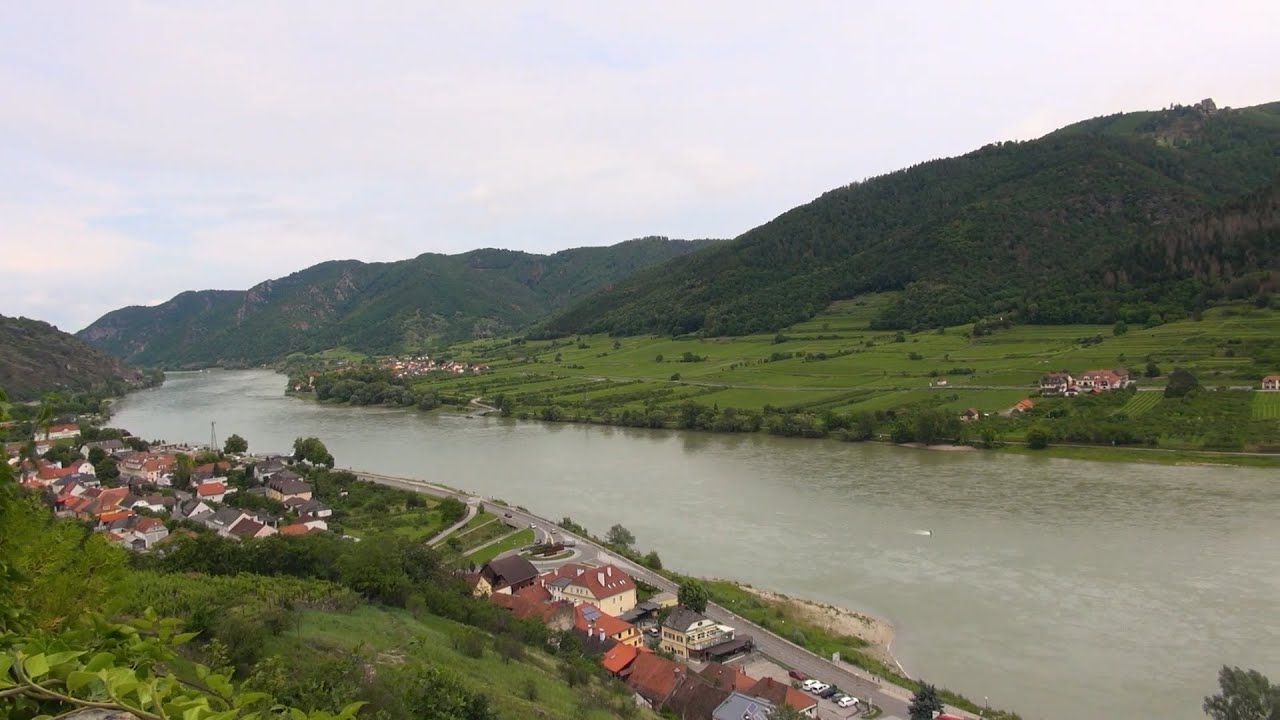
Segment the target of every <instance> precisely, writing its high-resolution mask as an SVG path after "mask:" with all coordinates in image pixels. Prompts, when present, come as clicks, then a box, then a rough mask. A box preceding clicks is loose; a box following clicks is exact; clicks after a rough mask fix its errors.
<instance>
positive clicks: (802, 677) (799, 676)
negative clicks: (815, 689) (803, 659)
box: [787, 670, 809, 682]
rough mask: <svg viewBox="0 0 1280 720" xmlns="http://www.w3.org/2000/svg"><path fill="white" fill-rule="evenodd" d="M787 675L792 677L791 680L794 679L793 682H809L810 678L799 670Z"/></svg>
mask: <svg viewBox="0 0 1280 720" xmlns="http://www.w3.org/2000/svg"><path fill="white" fill-rule="evenodd" d="M787 674H788V675H790V676H791V679H792V680H799V681H801V682H804V681H805V680H808V679H809V676H808V675H805V674H804V673H802V672H800V671H799V670H792V671H791V672H789V673H787Z"/></svg>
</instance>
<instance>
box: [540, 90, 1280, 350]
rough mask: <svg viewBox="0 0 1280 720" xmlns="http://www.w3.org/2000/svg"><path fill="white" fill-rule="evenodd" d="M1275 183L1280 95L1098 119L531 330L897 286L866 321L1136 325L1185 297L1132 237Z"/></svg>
mask: <svg viewBox="0 0 1280 720" xmlns="http://www.w3.org/2000/svg"><path fill="white" fill-rule="evenodd" d="M1278 177H1280V104H1272V105H1264V106H1259V107H1255V108H1247V109H1242V110H1227V109H1224V110H1218V109H1216V108H1215V107H1214V106H1213V104H1212V102H1210V101H1206V102H1204V103H1200V104H1197V105H1196V106H1191V107H1182V106H1179V107H1176V108H1170V109H1167V110H1162V111H1157V112H1144V113H1130V114H1122V115H1115V116H1110V117H1106V118H1096V119H1094V120H1090V121H1086V122H1083V123H1079V124H1077V125H1073V126H1070V127H1067V128H1063V129H1062V130H1059V131H1057V132H1054V133H1051V134H1049V135H1047V136H1045V137H1043V138H1040V139H1037V140H1032V141H1028V142H1009V143H996V144H993V145H988V146H986V147H984V148H981V149H980V150H976V151H974V152H971V153H969V154H967V155H963V156H961V157H955V158H947V159H942V160H934V161H931V162H927V163H923V164H920V165H916V166H913V167H911V168H907V169H905V170H901V171H898V172H895V173H891V174H889V175H885V176H882V177H877V178H874V179H871V180H868V181H866V182H861V183H855V184H852V185H849V186H847V187H843V188H840V189H837V190H833V191H831V192H828V193H826V194H824V195H822V196H821V197H819V198H817V199H816V200H814V201H812V202H810V203H808V204H806V205H803V206H800V207H797V208H794V209H792V210H790V211H788V212H786V213H783V214H782V215H780V216H778V217H777V218H775V219H774V220H773V221H771V222H769V223H766V224H765V225H762V226H760V227H757V228H755V229H753V230H750V231H748V232H747V233H745V234H743V235H742V236H740V237H739V238H737V239H736V240H734V241H733V242H730V243H725V244H722V245H719V246H717V247H714V248H710V249H708V250H706V251H704V252H700V253H696V254H693V255H690V256H688V257H685V258H680V259H677V260H673V261H669V262H668V263H666V264H664V265H661V266H657V267H654V268H651V269H649V270H647V271H645V272H642V273H638V274H637V275H635V276H633V277H632V278H630V279H628V280H626V281H624V282H622V283H619V284H618V285H617V286H616V287H614V288H611V289H608V290H606V291H602V292H600V293H598V294H597V295H595V296H593V297H591V298H589V299H587V300H585V301H583V302H581V303H579V304H577V305H575V306H572V307H571V308H569V309H568V310H567V311H565V312H564V313H562V314H560V315H558V316H556V317H554V318H552V319H551V320H549V321H547V322H546V323H545V324H544V326H543V329H544V331H545V332H546V333H547V334H551V335H555V334H562V333H571V332H604V331H607V332H611V333H614V334H637V333H646V332H658V333H672V334H680V333H688V332H704V333H707V334H744V333H751V332H766V331H774V330H777V329H779V328H782V327H785V326H787V325H790V324H792V323H794V322H797V321H799V320H802V319H804V318H807V317H810V316H812V315H813V314H814V313H815V312H817V311H818V310H820V309H822V308H824V307H826V306H827V305H828V304H829V303H830V302H831V301H833V300H837V299H841V298H848V297H852V296H855V295H858V294H861V293H866V292H873V291H884V290H905V291H906V292H905V293H903V295H902V298H901V300H900V302H898V303H897V304H895V305H894V306H893V307H890V308H888V309H886V310H885V311H884V313H883V315H882V316H881V318H880V319H879V320H878V323H877V324H878V326H881V327H898V328H913V327H928V326H933V325H943V324H957V323H962V322H968V321H972V320H974V319H975V318H978V317H982V316H985V315H989V314H994V313H1000V314H1016V315H1017V316H1018V317H1019V318H1020V319H1021V320H1023V321H1025V322H1037V323H1069V322H1104V321H1111V320H1114V319H1118V318H1142V319H1145V318H1147V317H1148V316H1150V315H1151V314H1152V313H1159V312H1162V311H1172V310H1186V309H1188V308H1187V306H1188V304H1189V303H1192V302H1194V301H1195V297H1193V298H1188V297H1186V292H1185V290H1186V284H1185V283H1180V282H1176V281H1175V280H1174V279H1171V278H1170V277H1169V276H1168V275H1167V274H1162V275H1160V277H1159V278H1156V277H1154V276H1150V275H1143V274H1141V273H1135V272H1132V269H1136V268H1138V267H1140V266H1142V265H1143V264H1144V263H1146V262H1147V260H1148V258H1146V257H1143V256H1142V254H1141V253H1142V252H1144V251H1145V248H1146V246H1145V245H1143V244H1142V243H1143V242H1144V240H1145V239H1146V238H1148V237H1150V236H1151V235H1152V233H1154V232H1157V231H1159V230H1160V229H1162V228H1168V227H1175V226H1178V225H1179V224H1180V223H1184V222H1187V221H1190V220H1192V219H1193V218H1196V217H1198V216H1200V215H1202V214H1204V213H1206V212H1212V211H1214V210H1216V209H1218V208H1222V207H1224V206H1226V205H1228V204H1230V203H1231V202H1233V201H1238V200H1239V199H1240V198H1241V197H1244V196H1246V195H1249V194H1251V193H1256V192H1259V191H1260V190H1262V189H1264V188H1266V187H1268V186H1270V185H1271V184H1273V183H1274V182H1275V181H1276V179H1277V178H1278ZM1195 252H1197V253H1202V254H1203V253H1207V252H1208V249H1207V247H1205V248H1203V249H1197V250H1195ZM1193 262H1198V261H1193ZM1267 269H1268V268H1267V267H1265V266H1259V265H1257V264H1256V263H1254V262H1253V261H1250V262H1247V263H1245V264H1244V265H1239V266H1233V267H1232V268H1231V274H1232V277H1228V278H1216V279H1214V280H1208V279H1203V280H1198V281H1196V283H1194V285H1195V288H1196V289H1195V292H1193V293H1192V295H1193V296H1196V297H1200V296H1206V297H1207V296H1209V295H1212V294H1213V293H1215V292H1219V291H1221V290H1222V289H1223V288H1222V285H1223V284H1224V283H1225V284H1229V283H1231V282H1233V281H1235V280H1236V279H1238V278H1240V277H1244V276H1249V275H1254V274H1256V273H1259V272H1261V271H1265V270H1267ZM1127 278H1133V280H1132V281H1131V280H1128V279H1127ZM1139 278H1141V281H1142V282H1150V283H1155V282H1164V281H1168V282H1170V283H1172V285H1174V286H1176V287H1171V288H1169V289H1168V290H1169V292H1166V291H1165V290H1166V288H1164V287H1161V286H1159V285H1152V284H1146V285H1143V284H1138V279H1139ZM1255 280H1256V278H1255Z"/></svg>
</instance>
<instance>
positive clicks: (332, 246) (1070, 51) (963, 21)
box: [0, 0, 1280, 328]
mask: <svg viewBox="0 0 1280 720" xmlns="http://www.w3.org/2000/svg"><path fill="white" fill-rule="evenodd" d="M1277 26H1280V5H1277V4H1276V3H1269V2H1246V1H1243V0H1242V1H1240V2H1225V3H1219V4H1216V5H1215V6H1214V7H1213V10H1212V12H1211V13H1209V12H1206V10H1205V7H1204V6H1203V4H1202V3H1191V2H1161V3H1155V2H1144V3H1124V4H1120V5H1115V4H1112V3H1106V4H1104V3H1101V2H1073V3H1065V2H1063V3H1054V4H1044V3H1040V4H1034V5H1028V4H1025V3H1020V2H1019V3H1015V2H996V3H984V4H968V3H944V2H935V3H913V4H904V3H891V2H866V3H841V2H830V3H810V4H807V5H805V6H803V7H801V8H797V7H795V6H787V5H785V4H781V3H779V4H764V3H741V2H732V3H730V2H707V3H666V4H664V3H648V4H644V5H635V6H625V5H618V4H605V3H590V2H577V3H559V4H555V5H553V6H548V7H536V6H529V5H527V4H519V3H498V4H492V3H484V4H462V5H459V4H457V3H421V2H409V1H408V0H403V1H394V0H390V1H385V2H371V3H365V4H362V5H361V6H360V10H359V12H354V11H352V10H351V9H350V6H348V5H341V4H336V3H328V2H319V1H315V0H308V1H304V0H296V1H294V2H289V1H282V2H273V3H259V2H250V1H248V0H245V1H242V2H234V1H232V2H220V3H181V2H167V1H161V0H154V1H152V0H130V1H129V2H125V3H116V2H94V1H92V0H91V1H89V2H83V3H57V2H54V3H25V4H21V3H11V4H6V5H4V6H0V107H3V108H4V111H3V112H0V206H3V207H5V208H8V209H9V210H10V212H9V213H6V216H5V217H0V250H3V252H4V256H5V259H6V262H5V267H6V269H7V270H8V272H7V273H6V275H7V277H6V281H7V282H6V284H5V287H6V289H5V290H3V291H0V293H3V294H0V302H2V303H3V306H0V312H3V313H5V314H20V313H22V314H29V315H35V316H39V317H43V318H46V319H49V320H52V321H54V322H57V323H60V324H63V325H65V326H68V327H72V328H76V327H79V326H83V325H84V324H86V323H88V322H89V321H91V320H92V319H94V318H95V317H96V316H97V315H99V314H100V313H101V312H104V311H106V310H109V309H112V308H114V307H118V306H120V305H123V304H127V303H129V302H146V301H153V300H155V299H156V298H161V297H168V296H169V295H172V294H174V293H176V292H178V291H180V290H183V289H191V288H204V287H214V286H216V287H234V288H243V287H247V286H249V285H251V284H253V283H254V282H257V281H259V280H262V279H265V278H267V277H270V276H278V275H282V274H286V273H288V272H290V271H293V270H297V269H301V268H302V267H304V266H306V265H308V264H312V263H315V262H319V261H322V260H326V259H333V258H347V257H355V258H359V259H364V260H387V259H394V258H401V257H411V256H414V255H417V254H420V253H422V252H429V251H431V252H458V251H462V250H466V249H470V248H474V247H482V246H499V247H510V248H515V249H526V250H531V251H553V250H557V249H561V248H564V247H570V246H578V245H587V244H597V245H598V244H609V243H613V242H617V241H621V240H624V239H627V238H630V237H635V236H639V235H647V234H667V235H673V236H677V237H728V236H735V235H738V234H740V233H741V232H744V231H745V230H747V229H749V228H751V227H752V226H754V225H756V224H758V223H760V222H763V221H766V220H768V219H770V218H772V217H774V216H776V215H777V214H779V213H781V212H783V211H785V210H786V209H788V208H789V207H792V206H794V205H796V204H799V203H803V202H807V201H808V200H810V199H812V198H813V197H814V196H816V195H818V194H820V193H822V192H824V191H826V190H828V189H830V188H832V187H836V186H839V185H843V184H845V183H848V182H850V181H852V180H859V179H862V178H865V177H868V176H871V175H875V174H879V173H883V172H887V171H890V170H893V169H896V168H899V167H903V166H906V165H910V164H913V163H917V162H921V161H925V160H929V159H932V158H935V157H939V156H944V155H953V154H958V153H962V152H965V151H967V150H969V149H972V148H974V147H978V146H980V145H983V144H986V143H988V142H991V141H995V140H1007V139H1026V138H1031V137H1035V136H1037V135H1040V134H1043V133H1044V132H1047V131H1049V130H1052V129H1054V128H1056V127H1058V126H1060V125H1062V124H1065V123H1068V122H1072V121H1075V120H1079V119H1083V118H1086V117H1091V116H1095V115H1100V114H1107V113H1111V112H1116V111H1119V110H1133V109H1142V108H1151V107H1159V106H1163V105H1167V104H1168V103H1170V102H1194V101H1196V100H1199V99H1200V98H1203V97H1210V96H1212V97H1214V98H1216V99H1217V100H1218V101H1219V103H1220V104H1230V105H1237V106H1239V105H1248V104H1255V103H1259V102H1266V101H1270V100H1275V99H1277V98H1276V97H1274V93H1275V88H1278V87H1280V51H1278V50H1277V49H1276V46H1275V43H1274V42H1273V39H1272V38H1271V37H1270V35H1271V33H1272V32H1273V31H1274V28H1275V27H1277ZM50 242H53V243H57V244H56V245H53V246H50V245H48V244H47V243H50ZM30 247H44V248H48V247H64V248H68V249H73V250H74V251H75V252H76V253H77V255H76V257H75V258H74V260H72V259H71V258H70V257H68V259H67V260H66V261H64V262H63V263H62V266H61V272H60V274H58V277H59V278H61V279H63V280H65V281H67V282H68V284H69V286H74V287H76V288H77V295H76V298H77V299H76V300H75V301H74V302H68V301H65V296H63V295H62V294H61V293H53V292H50V290H49V283H48V280H47V278H48V277H49V274H48V272H47V271H44V270H40V269H39V267H38V263H36V262H35V260H36V258H34V257H32V256H31V255H30V254H29V251H28V250H26V248H30ZM95 258H106V259H105V260H103V262H104V263H110V262H116V263H117V264H116V265H102V266H97V265H94V264H93V262H92V261H93V259H95ZM121 259H124V261H126V262H128V263H136V262H142V263H145V266H146V267H147V268H148V270H149V279H148V280H147V281H146V282H144V283H131V282H128V281H123V282H120V281H115V278H113V277H112V275H113V274H114V273H117V272H124V271H125V270H126V269H127V268H128V267H132V266H133V265H125V266H122V265H119V264H118V263H119V262H120V260H121ZM139 284H141V285H142V287H137V286H138V285H139ZM57 297H63V298H64V300H63V301H57V300H56V299H54V298H57Z"/></svg>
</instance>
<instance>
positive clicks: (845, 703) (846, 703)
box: [836, 695, 858, 708]
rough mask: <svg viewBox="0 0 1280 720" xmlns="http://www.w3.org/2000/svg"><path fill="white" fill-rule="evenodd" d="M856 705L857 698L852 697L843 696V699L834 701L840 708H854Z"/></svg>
mask: <svg viewBox="0 0 1280 720" xmlns="http://www.w3.org/2000/svg"><path fill="white" fill-rule="evenodd" d="M857 704H858V698H856V697H854V696H852V695H845V696H844V697H842V698H840V699H839V700H837V701H836V705H839V706H840V707H842V708H847V707H856V706H857Z"/></svg>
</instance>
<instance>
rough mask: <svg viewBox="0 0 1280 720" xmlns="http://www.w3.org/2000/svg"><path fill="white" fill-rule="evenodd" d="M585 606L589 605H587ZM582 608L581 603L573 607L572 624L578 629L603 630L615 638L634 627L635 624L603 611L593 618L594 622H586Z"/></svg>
mask: <svg viewBox="0 0 1280 720" xmlns="http://www.w3.org/2000/svg"><path fill="white" fill-rule="evenodd" d="M586 607H591V606H590V605H587V606H586ZM582 609H583V606H582V605H577V606H575V607H574V608H573V626H574V627H576V628H578V629H579V630H591V629H595V630H604V633H605V635H608V636H609V637H612V638H616V637H617V636H619V635H622V634H623V633H625V632H627V631H628V630H634V629H635V625H632V624H631V623H629V622H627V621H625V620H619V619H618V618H616V617H614V616H612V615H608V614H606V613H603V612H602V613H599V616H598V617H597V618H596V620H595V624H594V625H592V624H590V623H588V622H587V616H586V615H585V614H584V613H583V612H582Z"/></svg>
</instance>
